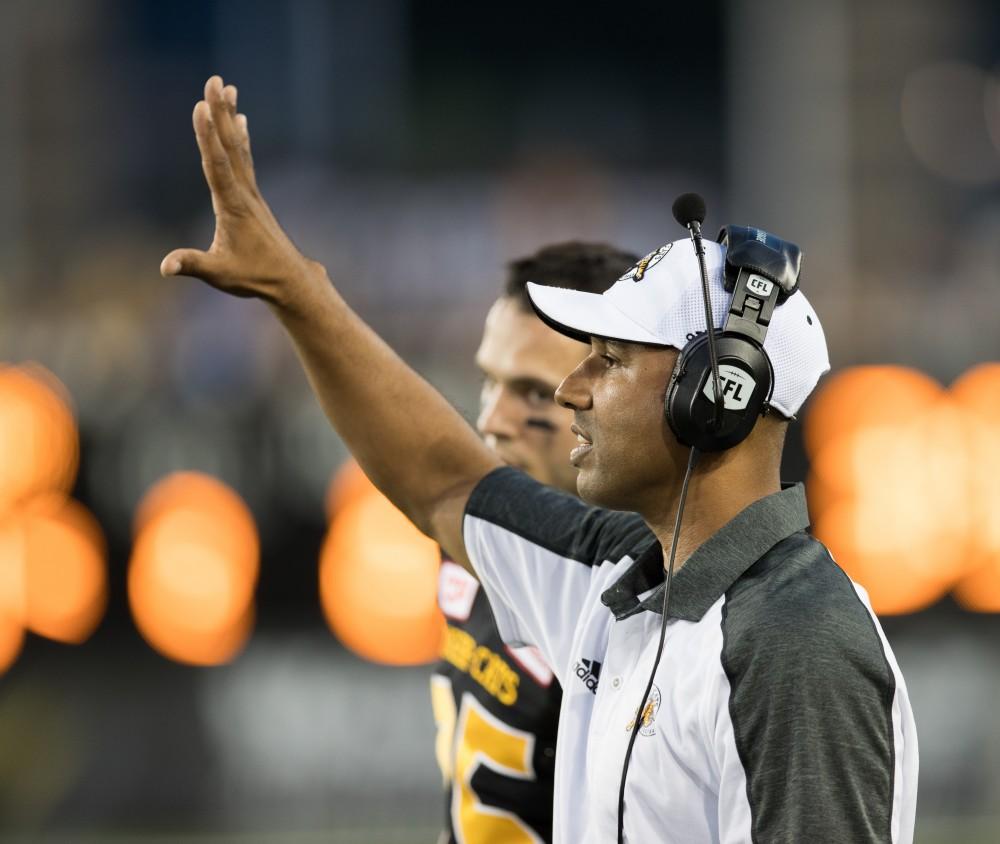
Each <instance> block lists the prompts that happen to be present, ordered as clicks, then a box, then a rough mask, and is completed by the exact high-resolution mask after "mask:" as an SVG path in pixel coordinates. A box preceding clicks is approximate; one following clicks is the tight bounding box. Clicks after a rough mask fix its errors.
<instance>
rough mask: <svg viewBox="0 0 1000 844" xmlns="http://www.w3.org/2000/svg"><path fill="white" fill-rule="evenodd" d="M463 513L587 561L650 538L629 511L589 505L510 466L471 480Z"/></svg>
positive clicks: (613, 555) (596, 562)
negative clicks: (471, 489)
mask: <svg viewBox="0 0 1000 844" xmlns="http://www.w3.org/2000/svg"><path fill="white" fill-rule="evenodd" d="M465 514H466V515H467V516H475V517H477V518H480V519H484V520H486V521H488V522H490V523H492V524H494V525H497V526H498V527H502V528H504V529H505V530H509V531H510V532H511V533H515V534H517V535H518V536H520V537H521V538H522V539H525V540H527V541H528V542H530V543H532V544H533V545H537V546H538V547H540V548H544V549H546V550H547V551H551V552H552V553H553V554H557V555H558V556H560V557H563V558H566V559H569V560H574V561H576V562H578V563H583V564H584V565H587V566H595V565H600V564H601V563H603V562H604V561H605V560H611V561H612V562H617V561H618V560H619V558H620V557H622V556H623V555H625V554H627V553H629V552H631V551H634V550H635V549H636V548H637V547H643V545H644V543H645V544H648V542H649V538H650V537H651V534H650V531H649V528H648V527H646V524H645V523H644V522H643V521H642V518H641V517H639V516H637V515H636V514H635V513H622V512H619V511H617V510H604V509H601V508H600V507H590V506H588V505H586V504H584V503H583V502H582V501H581V500H580V499H579V498H576V497H574V496H572V495H569V494H567V493H565V492H561V491H560V490H557V489H553V488H552V487H548V486H545V485H544V484H540V483H539V482H538V481H536V480H534V479H532V478H531V477H529V476H528V475H526V474H525V473H524V472H521V471H519V470H517V469H512V468H510V467H502V468H500V469H494V470H493V471H492V472H490V473H489V474H488V475H487V476H486V477H485V478H483V479H482V480H481V481H480V482H479V483H478V484H477V485H476V488H475V489H474V490H473V491H472V495H471V496H470V497H469V501H468V504H467V505H466V508H465Z"/></svg>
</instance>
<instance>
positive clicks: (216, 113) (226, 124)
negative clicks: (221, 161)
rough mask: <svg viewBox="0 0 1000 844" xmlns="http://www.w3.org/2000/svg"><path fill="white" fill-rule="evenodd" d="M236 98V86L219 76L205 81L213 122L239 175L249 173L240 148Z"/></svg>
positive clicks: (206, 98) (206, 97)
mask: <svg viewBox="0 0 1000 844" xmlns="http://www.w3.org/2000/svg"><path fill="white" fill-rule="evenodd" d="M236 98H237V91H236V86H235V85H225V86H223V84H222V78H221V77H219V76H213V77H212V78H211V79H209V80H208V82H206V83H205V101H206V102H207V103H208V106H209V108H210V109H211V110H212V122H213V123H214V124H215V127H216V131H217V133H218V136H219V140H220V142H221V143H222V146H223V148H224V149H225V150H226V152H227V153H228V154H229V157H230V163H231V165H232V168H233V172H234V173H235V174H236V175H237V177H239V176H246V175H247V173H246V172H245V166H244V160H243V154H242V152H241V150H240V141H241V137H240V131H239V128H238V126H237V125H236Z"/></svg>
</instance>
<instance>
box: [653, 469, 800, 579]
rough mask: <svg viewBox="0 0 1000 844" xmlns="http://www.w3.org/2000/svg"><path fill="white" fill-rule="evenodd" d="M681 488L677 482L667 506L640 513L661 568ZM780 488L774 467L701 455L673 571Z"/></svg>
mask: <svg viewBox="0 0 1000 844" xmlns="http://www.w3.org/2000/svg"><path fill="white" fill-rule="evenodd" d="M680 489H681V485H680V483H677V484H676V489H674V490H673V491H672V494H671V495H670V496H669V501H668V502H667V503H666V506H664V507H661V508H659V509H657V510H653V511H651V512H648V513H643V517H644V518H645V520H646V523H647V524H648V525H649V527H650V529H651V530H652V531H653V533H654V534H656V537H657V539H659V540H660V545H661V546H662V547H663V566H664V568H666V567H667V565H668V564H669V562H670V557H669V555H670V546H671V543H672V541H673V536H674V524H675V521H676V518H677V504H678V502H679V499H680ZM780 489H781V481H780V477H779V472H778V469H777V467H774V468H773V469H772V470H770V471H762V470H760V469H754V468H753V467H744V466H740V465H739V464H737V463H734V462H733V461H728V460H725V459H719V458H718V457H715V456H714V455H705V456H703V457H702V458H701V461H700V462H699V464H698V465H697V466H695V468H694V471H693V472H692V475H691V481H690V483H689V485H688V494H687V501H686V503H685V505H684V513H683V515H682V519H681V526H680V532H679V535H678V538H677V556H676V560H675V563H674V569H675V570H677V569H679V568H681V567H682V566H683V565H684V563H685V562H687V560H688V558H689V557H690V556H691V555H692V554H693V553H694V552H695V551H696V550H697V549H698V548H699V547H700V546H701V545H702V544H704V543H705V542H706V541H707V540H708V539H709V538H710V537H712V536H713V535H714V534H716V533H717V532H718V531H719V530H720V529H721V528H722V527H723V526H725V525H726V524H727V523H728V522H730V521H732V519H734V518H735V517H736V516H737V515H738V514H739V513H740V512H742V511H743V510H745V509H746V508H747V507H749V506H750V505H751V504H753V503H754V502H755V501H759V500H760V499H761V498H764V497H765V496H768V495H770V494H771V493H774V492H778V491H779V490H780Z"/></svg>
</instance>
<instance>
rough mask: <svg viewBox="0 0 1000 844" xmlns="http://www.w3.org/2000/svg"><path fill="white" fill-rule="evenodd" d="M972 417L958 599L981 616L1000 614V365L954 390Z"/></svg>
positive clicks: (979, 370)
mask: <svg viewBox="0 0 1000 844" xmlns="http://www.w3.org/2000/svg"><path fill="white" fill-rule="evenodd" d="M951 393H952V395H953V396H954V398H955V402H956V403H957V404H958V405H959V406H961V407H962V408H964V409H965V411H966V413H967V417H968V424H969V430H968V443H969V456H970V459H969V465H970V478H969V483H968V500H969V514H970V521H971V522H972V525H973V527H972V529H971V534H972V537H973V542H971V543H970V565H969V572H968V574H966V576H965V577H963V578H962V579H961V580H959V582H958V583H957V584H956V586H955V590H954V596H955V599H956V600H957V601H958V602H959V603H960V604H962V605H963V606H964V607H966V608H967V609H970V610H974V611H977V612H1000V364H998V363H987V364H982V365H980V366H977V367H975V368H973V369H970V370H969V371H968V372H966V373H965V374H964V375H962V377H961V378H959V379H958V380H957V381H956V382H955V383H954V384H953V385H952V387H951Z"/></svg>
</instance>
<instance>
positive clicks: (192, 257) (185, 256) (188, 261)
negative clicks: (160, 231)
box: [160, 249, 214, 278]
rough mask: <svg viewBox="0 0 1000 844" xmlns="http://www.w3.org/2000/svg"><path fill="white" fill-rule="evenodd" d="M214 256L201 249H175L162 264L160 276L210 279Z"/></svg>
mask: <svg viewBox="0 0 1000 844" xmlns="http://www.w3.org/2000/svg"><path fill="white" fill-rule="evenodd" d="M213 264H214V262H213V260H212V256H211V255H209V254H208V253H207V252H202V251H201V250H200V249H175V250H174V251H173V252H171V253H170V254H169V255H167V257H166V258H164V259H163V260H162V261H161V262H160V275H162V276H164V277H166V276H171V275H190V276H194V277H195V278H208V277H209V276H211V275H212V271H213V269H214V267H213Z"/></svg>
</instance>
